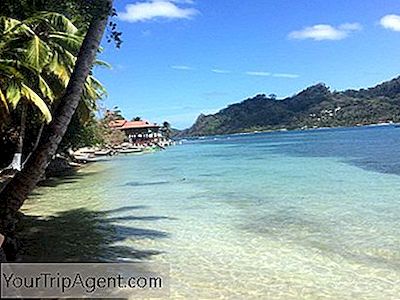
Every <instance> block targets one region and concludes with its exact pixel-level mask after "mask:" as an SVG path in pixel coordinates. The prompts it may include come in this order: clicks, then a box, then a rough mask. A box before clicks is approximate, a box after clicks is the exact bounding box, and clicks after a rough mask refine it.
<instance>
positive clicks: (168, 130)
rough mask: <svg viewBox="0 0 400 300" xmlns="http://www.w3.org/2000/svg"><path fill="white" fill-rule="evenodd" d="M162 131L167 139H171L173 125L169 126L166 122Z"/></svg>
mask: <svg viewBox="0 0 400 300" xmlns="http://www.w3.org/2000/svg"><path fill="white" fill-rule="evenodd" d="M162 131H163V132H164V134H165V137H166V138H168V139H169V138H170V137H171V133H172V129H171V124H169V123H168V122H167V121H165V122H164V123H163V128H162Z"/></svg>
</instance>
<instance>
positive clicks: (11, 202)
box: [0, 0, 112, 234]
mask: <svg viewBox="0 0 400 300" xmlns="http://www.w3.org/2000/svg"><path fill="white" fill-rule="evenodd" d="M103 1H104V5H102V7H103V8H107V9H104V13H99V14H95V15H94V16H93V19H92V21H91V23H90V26H89V28H88V31H87V33H86V36H85V39H84V41H83V43H82V46H81V49H80V51H79V54H78V58H77V61H76V64H75V67H74V71H73V73H72V75H71V78H70V81H69V83H68V86H67V88H66V91H65V94H64V96H63V97H62V98H61V101H60V105H59V107H58V108H57V111H56V113H55V115H54V118H53V122H52V123H51V124H50V125H49V126H48V128H47V130H46V131H45V132H44V134H43V136H42V139H41V141H40V145H39V147H37V149H36V150H35V152H34V153H33V154H32V156H31V158H30V159H29V161H27V163H26V165H25V168H24V169H23V170H22V171H21V172H19V173H18V174H17V175H16V176H15V177H14V178H13V179H12V181H11V182H10V183H9V184H8V185H7V186H6V187H5V188H4V190H3V191H2V192H1V193H0V232H3V233H6V234H7V233H12V232H13V231H14V226H13V224H14V219H15V218H14V216H15V213H16V212H17V211H18V210H19V209H20V207H21V206H22V204H23V203H24V200H25V199H26V198H27V197H28V195H29V194H30V193H31V192H32V190H33V189H34V188H35V186H36V184H37V183H38V182H39V181H40V178H41V177H42V176H43V174H44V172H45V170H46V168H47V166H48V165H49V163H50V162H51V160H52V158H53V157H54V155H55V154H56V151H57V148H58V146H59V144H60V142H61V140H62V138H63V136H64V134H65V132H66V130H67V128H68V125H69V123H70V121H71V118H72V116H73V114H74V113H75V111H76V108H77V106H78V104H79V101H80V99H81V95H82V91H83V87H84V84H85V81H86V78H87V77H88V75H89V73H90V70H91V68H92V66H93V63H94V61H95V59H96V54H97V50H98V48H99V46H100V42H101V39H102V37H103V34H104V30H105V27H106V25H107V16H108V13H109V10H110V9H111V8H112V0H103Z"/></svg>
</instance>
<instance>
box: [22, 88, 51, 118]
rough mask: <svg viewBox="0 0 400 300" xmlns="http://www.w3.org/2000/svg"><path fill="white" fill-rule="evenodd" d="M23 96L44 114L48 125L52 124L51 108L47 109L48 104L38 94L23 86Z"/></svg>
mask: <svg viewBox="0 0 400 300" xmlns="http://www.w3.org/2000/svg"><path fill="white" fill-rule="evenodd" d="M21 94H22V95H23V96H24V98H26V99H27V100H28V101H29V102H30V103H32V104H33V105H34V106H35V107H37V108H38V109H39V110H40V112H41V113H42V115H43V117H44V119H45V121H46V123H50V122H51V120H52V116H51V113H50V110H49V108H48V107H47V104H46V102H45V101H44V100H43V99H42V98H40V97H39V95H38V94H36V93H35V91H33V90H32V89H31V88H30V87H28V86H27V85H25V84H24V83H22V84H21Z"/></svg>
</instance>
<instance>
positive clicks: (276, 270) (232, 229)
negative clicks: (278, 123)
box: [23, 127, 400, 299]
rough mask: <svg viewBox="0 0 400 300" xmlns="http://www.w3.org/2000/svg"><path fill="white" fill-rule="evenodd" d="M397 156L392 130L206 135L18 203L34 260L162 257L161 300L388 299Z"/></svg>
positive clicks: (398, 202)
mask: <svg viewBox="0 0 400 300" xmlns="http://www.w3.org/2000/svg"><path fill="white" fill-rule="evenodd" d="M399 163H400V129H399V128H393V127H373V128H372V127H371V128H357V129H355V128H354V129H335V130H315V131H307V132H281V133H268V134H256V135H235V136H226V137H216V138H210V139H202V140H196V141H187V142H186V143H184V144H183V145H180V146H176V147H173V148H170V149H168V150H167V151H163V152H158V153H154V154H151V155H142V156H120V157H118V158H116V159H113V160H111V161H108V162H104V163H99V164H95V165H91V166H89V167H87V168H85V169H83V170H82V171H81V172H80V174H79V175H78V176H76V177H71V178H69V179H66V180H64V182H63V183H62V184H58V182H55V183H54V185H55V187H41V188H39V189H38V190H37V191H36V194H35V195H33V196H32V198H31V200H30V201H29V202H27V203H26V205H25V206H24V209H23V211H24V212H25V213H26V214H29V215H31V216H32V218H33V219H36V217H35V218H34V217H33V216H43V215H44V216H47V217H46V218H41V221H40V222H42V223H43V224H40V225H39V226H37V227H36V228H35V227H33V228H32V229H31V235H30V238H31V239H32V240H37V239H36V238H37V234H38V233H39V234H40V236H41V239H40V240H41V242H40V244H39V245H38V246H39V247H38V249H39V250H37V251H38V252H37V253H34V254H35V255H36V256H38V257H40V258H41V259H44V260H46V259H47V260H51V259H57V257H58V258H67V259H69V260H77V259H81V260H87V259H92V260H112V261H116V260H134V261H136V260H138V261H153V262H163V263H168V264H170V267H171V297H172V298H190V299H198V298H201V299H216V298H224V297H225V298H236V299H260V298H263V299H299V298H309V299H320V298H324V299H399V297H400V296H399V295H400V243H399V242H400V196H399V195H400V176H399V175H400V164H399ZM36 222H37V220H36ZM50 228H51V229H50ZM60 233H62V234H63V238H62V239H60V237H59V234H60ZM43 236H45V238H43ZM60 240H62V241H60Z"/></svg>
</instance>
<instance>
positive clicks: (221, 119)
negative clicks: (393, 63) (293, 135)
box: [178, 77, 400, 137]
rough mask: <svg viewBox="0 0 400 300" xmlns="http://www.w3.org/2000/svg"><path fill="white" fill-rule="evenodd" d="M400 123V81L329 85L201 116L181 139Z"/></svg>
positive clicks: (253, 100) (263, 97)
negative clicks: (357, 87)
mask: <svg viewBox="0 0 400 300" xmlns="http://www.w3.org/2000/svg"><path fill="white" fill-rule="evenodd" d="M398 122H400V77H397V78H395V79H392V80H390V81H386V82H383V83H381V84H379V85H376V86H375V87H372V88H368V89H360V90H351V89H350V90H346V91H342V92H336V91H331V90H330V89H329V88H328V87H327V86H326V85H325V84H324V83H319V84H316V85H314V86H311V87H308V88H306V89H305V90H303V91H301V92H300V93H298V94H296V95H294V96H291V97H287V98H284V99H277V98H276V96H275V95H274V94H271V95H269V96H266V95H264V94H260V95H257V96H255V97H253V98H248V99H246V100H244V101H242V102H240V103H236V104H231V105H229V106H228V107H226V108H224V109H222V110H220V111H219V112H217V113H216V114H210V115H204V114H201V115H200V116H199V117H198V118H197V120H196V122H195V123H194V124H193V126H192V127H190V128H188V129H185V130H183V131H181V132H179V133H178V136H182V137H183V136H206V135H216V134H231V133H244V132H254V131H268V130H293V129H309V128H321V127H339V126H362V125H369V124H379V123H398Z"/></svg>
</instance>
